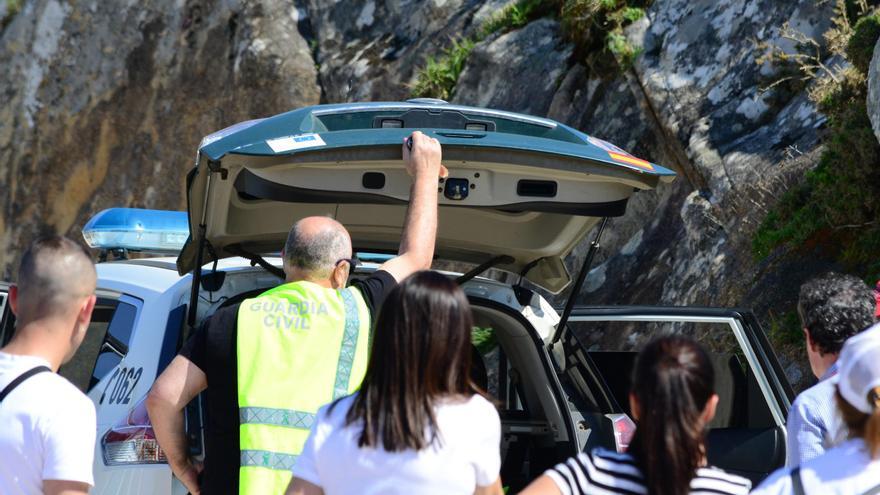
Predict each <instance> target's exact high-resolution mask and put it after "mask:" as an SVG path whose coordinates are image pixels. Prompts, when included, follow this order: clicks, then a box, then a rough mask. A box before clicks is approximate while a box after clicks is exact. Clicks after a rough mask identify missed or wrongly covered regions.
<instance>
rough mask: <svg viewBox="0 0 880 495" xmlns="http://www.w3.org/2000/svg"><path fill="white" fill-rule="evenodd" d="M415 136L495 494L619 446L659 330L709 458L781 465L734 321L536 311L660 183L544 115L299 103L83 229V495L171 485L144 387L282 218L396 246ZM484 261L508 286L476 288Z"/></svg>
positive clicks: (748, 334) (767, 396) (197, 451)
mask: <svg viewBox="0 0 880 495" xmlns="http://www.w3.org/2000/svg"><path fill="white" fill-rule="evenodd" d="M416 128H418V129H420V130H422V131H423V132H425V133H427V134H429V135H431V136H433V137H436V138H437V139H439V140H440V141H441V143H442V145H443V157H444V164H445V165H446V166H447V168H449V171H450V176H449V178H447V179H446V180H441V182H440V183H439V184H438V188H439V190H440V191H441V192H442V194H441V199H440V225H439V229H438V236H437V249H436V253H437V259H438V261H444V262H445V261H449V262H456V263H459V264H466V266H469V267H473V269H472V270H470V271H469V272H468V273H466V274H464V275H460V274H453V273H449V276H452V277H457V279H458V280H459V282H460V283H461V284H462V286H463V287H464V289H465V291H466V293H467V294H468V296H469V298H470V302H471V305H472V308H473V313H474V321H475V325H476V327H477V328H475V331H474V341H475V345H476V346H477V348H478V350H479V351H480V352H481V355H482V356H483V358H484V359H483V361H484V363H483V364H485V366H486V368H487V373H486V375H485V376H483V377H481V380H483V381H484V383H485V385H486V388H487V389H488V390H489V391H490V393H491V394H492V395H494V396H495V397H496V398H497V399H498V402H499V404H500V406H499V408H500V414H501V419H502V425H503V441H502V445H501V451H502V459H503V465H502V472H501V477H502V481H503V483H504V485H506V486H509V487H510V488H511V491H512V492H514V493H515V491H516V490H518V489H520V488H521V487H523V486H524V485H525V484H527V483H528V482H529V481H530V480H531V479H533V478H535V477H536V476H538V475H539V474H541V473H542V472H543V470H544V469H546V468H547V467H549V466H552V465H553V464H555V463H556V462H559V461H560V460H563V459H565V458H566V457H568V456H571V455H573V454H575V453H577V452H579V451H582V450H584V449H587V448H591V447H593V446H596V445H604V446H606V447H610V448H617V449H618V450H623V449H625V448H626V446H627V442H628V441H629V438H630V437H631V435H632V433H633V431H634V425H633V423H632V421H630V419H629V416H628V413H629V411H628V407H629V403H628V401H627V400H626V396H627V390H628V380H629V376H630V372H631V368H632V361H633V358H634V356H635V354H636V353H637V352H638V350H639V348H640V347H641V345H642V344H644V343H645V342H647V340H648V339H650V338H651V337H652V336H654V335H657V334H658V333H660V332H682V333H687V334H688V335H691V336H693V337H695V338H696V339H698V340H699V341H701V342H702V343H703V344H704V345H705V346H706V347H707V348H709V349H710V351H711V354H712V357H713V361H714V363H715V365H716V372H717V380H716V381H717V383H716V387H717V391H718V394H719V396H720V398H721V400H720V403H719V406H718V414H717V416H716V419H715V420H714V421H713V423H712V430H711V432H710V440H709V460H710V462H711V463H713V464H715V465H717V466H720V467H722V468H724V469H726V470H728V471H730V472H733V473H736V474H741V475H744V476H747V477H749V478H751V479H752V480H753V481H754V482H758V481H760V480H761V479H763V478H764V477H766V476H767V474H769V473H770V472H772V471H773V470H774V469H776V468H777V467H780V466H781V465H782V464H783V463H784V459H785V419H786V414H787V411H788V409H789V406H790V401H791V398H792V391H791V388H790V386H789V385H788V383H787V381H786V379H785V376H784V374H783V372H782V369H781V368H780V366H779V364H778V362H777V359H776V356H775V354H774V353H773V350H772V348H771V347H770V345H769V343H768V341H767V339H766V338H765V336H764V333H763V331H762V330H761V329H760V328H759V326H758V324H757V322H756V320H755V319H754V317H753V316H752V315H751V314H750V313H749V312H747V311H739V310H727V309H712V308H681V307H603V308H594V307H579V306H577V305H575V304H573V301H574V297H573V296H572V297H569V301H568V304H566V306H565V307H564V308H554V307H553V306H551V305H550V304H549V303H548V302H547V300H546V299H545V298H543V297H542V296H541V295H540V294H539V293H538V291H537V289H535V286H537V287H540V288H541V289H543V290H546V291H549V292H551V293H559V292H560V291H562V290H564V289H566V288H567V287H570V286H571V285H572V284H574V288H573V290H572V291H571V293H572V294H576V293H577V292H578V288H579V286H580V284H581V283H582V282H583V279H584V277H585V276H586V274H587V273H588V271H589V263H590V260H591V259H592V253H593V252H594V250H595V249H596V247H597V245H598V243H597V242H594V243H593V246H592V248H591V252H590V254H589V255H588V256H587V261H586V263H585V265H584V266H583V267H581V269H580V270H579V273H578V276H577V277H576V279H575V280H574V281H573V280H572V278H571V276H570V275H569V273H568V271H567V270H566V268H565V265H564V264H563V258H564V257H565V256H566V255H568V254H569V253H570V252H571V250H572V249H573V248H574V246H575V245H576V244H577V243H578V242H579V241H580V240H581V239H582V238H583V237H584V236H585V235H586V234H587V233H588V232H590V231H591V230H593V229H594V227H596V226H597V225H601V227H600V228H599V229H596V230H597V231H598V232H599V233H598V234H597V238H598V235H601V230H602V227H604V225H605V223H604V221H602V218H605V217H611V216H619V215H622V214H623V213H624V212H625V208H626V202H627V200H628V198H629V197H630V196H631V195H632V194H633V193H634V191H636V190H642V189H650V188H652V187H654V186H656V185H657V183H658V182H659V181H663V180H671V179H672V178H673V176H674V174H673V173H672V172H671V171H669V170H666V169H664V168H662V167H660V166H659V165H656V164H652V163H649V162H647V161H644V160H640V159H638V158H635V157H632V156H631V155H629V154H627V153H626V152H624V151H622V150H620V149H619V148H617V147H615V146H613V145H611V144H609V143H606V142H604V141H601V140H598V139H596V138H593V137H590V136H587V135H585V134H583V133H580V132H578V131H576V130H574V129H571V128H569V127H566V126H564V125H562V124H559V123H556V122H553V121H550V120H546V119H538V118H534V117H529V116H524V115H519V114H513V113H509V112H499V111H493V110H486V109H479V108H470V107H460V106H453V105H448V104H445V103H443V102H438V101H424V100H417V101H410V102H405V103H370V104H348V105H324V106H317V107H309V108H304V109H299V110H296V111H293V112H288V113H285V114H281V115H278V116H275V117H272V118H269V119H263V120H258V121H249V122H246V123H242V124H239V125H237V126H233V127H232V128H229V129H226V130H223V131H220V132H218V133H216V134H214V135H211V136H208V137H207V138H205V139H204V140H203V142H202V144H201V146H200V147H199V151H198V155H197V162H196V167H195V168H194V169H193V171H192V172H191V173H190V175H189V176H188V180H187V192H188V204H189V208H188V212H185V213H184V212H160V211H149V210H133V209H111V210H106V211H104V212H101V213H99V214H98V215H97V216H96V217H95V218H93V219H92V220H91V221H90V222H89V223H88V224H87V225H86V228H85V229H84V236H85V238H86V240H87V242H88V243H89V244H90V245H91V246H92V247H93V248H96V249H99V250H101V252H102V257H103V258H104V259H107V258H118V259H115V260H112V261H104V262H101V263H99V264H98V268H97V269H98V296H99V300H98V305H97V306H96V309H95V313H94V316H93V323H92V326H91V328H90V330H89V332H88V335H87V338H86V341H85V342H84V343H83V346H82V348H81V349H80V351H79V352H78V353H77V355H76V357H75V358H74V360H73V361H72V362H71V363H68V364H67V365H65V366H64V367H63V368H62V369H61V371H60V373H61V374H62V375H64V376H66V377H67V378H69V379H70V380H71V381H72V382H74V383H75V384H76V385H77V386H79V387H80V388H81V389H82V390H83V391H85V392H86V393H88V395H89V397H90V398H91V399H92V400H93V401H94V403H95V407H96V408H97V411H98V425H97V428H98V430H97V434H98V435H97V437H98V442H97V445H96V446H95V449H96V450H95V480H96V487H95V489H94V491H93V493H96V494H104V493H114V494H115V493H125V494H134V493H150V494H153V493H160V494H170V493H174V494H177V493H185V489H184V488H183V487H182V485H180V483H178V482H177V481H176V480H175V479H174V478H173V476H172V474H171V471H170V469H169V467H168V465H167V464H166V463H165V460H164V457H163V454H162V452H161V450H160V449H159V448H158V445H157V444H156V441H155V437H154V435H153V431H152V428H151V426H150V423H149V418H148V417H147V415H146V411H145V408H144V406H143V400H144V397H145V395H146V393H147V391H148V390H149V388H150V386H151V384H152V383H153V381H154V380H155V378H156V376H157V375H158V374H159V373H160V372H161V371H162V369H163V368H164V367H165V366H166V365H167V364H168V363H169V362H170V360H171V359H172V358H173V356H174V355H175V354H176V352H177V350H178V349H179V348H180V346H181V345H182V343H183V341H184V339H185V338H186V337H187V336H188V335H189V334H190V333H191V332H192V329H193V328H195V327H196V326H197V325H199V324H200V322H202V321H204V320H205V319H206V318H207V317H209V316H210V315H211V314H212V313H213V312H215V311H216V310H217V309H218V308H220V307H223V306H225V305H229V304H234V303H235V302H237V301H241V300H242V299H244V298H246V297H253V296H254V295H256V294H259V293H260V292H261V291H263V290H265V289H266V288H268V287H272V286H275V285H277V284H278V283H279V282H280V279H279V274H280V265H281V263H280V260H279V259H278V258H277V254H276V255H274V256H273V254H272V253H277V252H278V251H279V249H280V247H281V246H282V244H283V242H284V238H285V237H286V235H287V231H288V229H289V228H290V226H291V224H292V223H293V222H294V221H296V219H298V218H301V217H304V216H308V215H316V214H317V215H321V214H327V215H330V216H333V217H334V218H337V219H338V220H339V221H340V222H342V223H343V224H344V225H345V226H346V227H347V228H348V230H349V232H350V233H351V235H352V241H353V244H354V247H355V250H356V251H357V252H358V253H360V255H361V256H362V257H364V258H366V259H368V260H369V259H374V258H375V257H377V256H381V255H382V254H386V255H387V254H389V253H394V252H396V250H397V243H398V242H399V239H400V229H401V226H402V223H403V215H404V212H405V209H406V199H407V198H408V191H409V179H408V178H407V177H406V174H405V171H404V170H403V166H402V163H401V160H400V143H401V142H402V140H403V138H404V137H405V136H407V135H408V134H409V133H410V132H412V130H413V129H416ZM600 222H601V223H600ZM132 252H144V253H166V254H167V253H174V254H177V253H178V252H179V255H177V256H171V257H140V258H133V257H131V256H129V255H130V254H131V253H132ZM365 253H374V254H369V255H367V254H365ZM375 253H378V254H375ZM376 266H378V264H377V263H373V264H370V263H367V264H365V265H363V266H362V267H360V268H359V269H358V270H357V271H356V273H355V274H354V275H353V276H354V277H361V276H364V274H365V273H368V272H369V271H371V270H374V269H375V268H376ZM447 266H448V265H447ZM489 268H496V269H499V270H504V271H507V272H509V273H513V274H516V275H517V277H512V278H515V280H517V282H516V283H514V284H509V283H502V282H499V281H496V280H490V279H488V278H484V277H482V276H480V275H481V274H484V273H485V271H486V270H487V269H489ZM194 281H195V283H194ZM5 306H6V305H5V286H3V285H0V318H2V320H0V324H2V327H0V341H6V340H7V339H8V338H9V336H10V335H11V332H12V325H13V320H14V318H13V317H12V316H11V315H10V314H9V311H8V309H7V308H6V307H5ZM61 412H62V413H63V411H61ZM206 415H210V411H203V410H202V408H201V407H200V404H199V401H195V402H194V403H193V404H191V405H190V407H189V408H188V410H187V431H188V434H189V437H190V445H191V452H192V454H193V455H194V456H196V457H198V456H200V455H202V445H203V438H202V435H203V429H202V425H203V423H204V419H205V417H206Z"/></svg>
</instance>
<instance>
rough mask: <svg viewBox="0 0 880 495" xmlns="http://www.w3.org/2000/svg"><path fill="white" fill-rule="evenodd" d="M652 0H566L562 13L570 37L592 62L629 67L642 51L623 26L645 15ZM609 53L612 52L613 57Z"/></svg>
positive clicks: (621, 67)
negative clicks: (627, 35) (629, 37)
mask: <svg viewBox="0 0 880 495" xmlns="http://www.w3.org/2000/svg"><path fill="white" fill-rule="evenodd" d="M650 3H651V1H650V0H642V1H639V0H565V1H564V2H563V3H562V9H561V11H560V17H561V19H562V25H563V27H564V28H565V30H566V33H567V35H568V37H569V38H570V39H571V40H572V41H574V43H575V45H576V46H577V48H578V51H579V52H580V53H582V54H583V56H584V57H586V58H587V59H588V60H589V61H590V65H592V66H594V67H595V66H598V67H599V68H601V69H603V70H613V69H614V66H617V67H618V68H620V69H628V68H629V67H631V66H632V64H633V62H635V60H636V58H637V57H638V56H639V55H640V54H641V53H642V48H641V47H639V46H634V45H632V43H630V42H629V40H627V39H626V36H624V34H623V28H624V27H626V26H627V25H629V24H632V23H633V22H635V21H637V20H639V19H641V18H642V17H644V16H645V8H646V7H648V6H649V5H650ZM608 55H611V58H610V60H609V57H608Z"/></svg>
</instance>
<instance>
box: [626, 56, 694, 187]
mask: <svg viewBox="0 0 880 495" xmlns="http://www.w3.org/2000/svg"><path fill="white" fill-rule="evenodd" d="M623 76H624V79H625V80H626V83H627V85H628V86H629V87H630V91H632V93H633V95H634V96H635V98H636V99H637V100H639V102H640V103H641V105H642V106H643V108H644V109H645V110H647V111H646V112H645V114H646V115H647V116H648V117H649V118H650V120H651V123H652V126H651V127H653V128H654V129H655V130H656V132H658V133H659V135H660V142H661V145H662V146H663V148H664V149H665V150H666V152H667V154H668V155H669V156H670V157H672V159H673V160H674V163H671V164H670V165H671V166H672V168H674V169H675V171H676V172H679V173H681V174H682V175H683V176H684V178H685V179H687V181H688V184H690V185H691V187H692V188H694V189H697V190H701V191H702V190H706V189H708V188H709V186H708V183H707V182H706V178H705V177H703V174H702V173H700V171H699V170H697V168H696V167H694V166H693V165H692V164H691V162H690V160H689V159H688V156H687V151H685V149H684V147H683V146H682V145H681V143H680V142H679V141H678V138H677V137H675V135H674V133H673V132H672V131H670V130H669V129H668V128H667V127H666V125H664V123H663V120H662V119H661V118H660V114H659V112H658V111H657V109H656V108H654V105H653V103H652V102H651V98H650V97H649V96H648V91H647V89H645V85H644V84H642V80H641V79H640V78H639V74H638V72H636V70H635V68H630V69H629V70H627V71H625V72H624V73H623Z"/></svg>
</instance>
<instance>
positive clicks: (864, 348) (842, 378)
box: [835, 323, 880, 414]
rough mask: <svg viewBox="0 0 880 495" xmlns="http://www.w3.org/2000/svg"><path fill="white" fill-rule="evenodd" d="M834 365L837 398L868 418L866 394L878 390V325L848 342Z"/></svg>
mask: <svg viewBox="0 0 880 495" xmlns="http://www.w3.org/2000/svg"><path fill="white" fill-rule="evenodd" d="M837 363H838V373H837V376H836V377H835V378H836V381H837V388H838V390H839V391H840V395H841V396H843V398H844V399H846V401H847V402H849V404H850V405H851V406H853V407H855V408H856V409H858V410H859V411H861V412H863V413H865V414H871V412H872V411H873V410H874V404H872V403H871V402H869V401H868V394H869V393H871V390H873V389H874V387H880V323H878V324H876V325H874V326H872V327H870V328H868V329H867V330H865V331H863V332H860V333H858V334H856V335H853V336H852V337H850V338H849V339H847V341H846V343H845V344H843V350H841V351H840V358H839V359H838V360H837Z"/></svg>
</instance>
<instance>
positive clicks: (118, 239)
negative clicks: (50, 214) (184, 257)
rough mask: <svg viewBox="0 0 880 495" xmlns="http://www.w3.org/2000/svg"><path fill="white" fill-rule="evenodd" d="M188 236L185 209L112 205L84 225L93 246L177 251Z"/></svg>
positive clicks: (84, 232) (86, 238)
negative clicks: (113, 206)
mask: <svg viewBox="0 0 880 495" xmlns="http://www.w3.org/2000/svg"><path fill="white" fill-rule="evenodd" d="M188 237H189V220H188V219H187V216H186V212H185V211H167V210H142V209H138V208H110V209H107V210H104V211H102V212H100V213H98V214H97V215H95V216H93V217H92V218H91V220H89V222H88V223H86V225H85V227H83V238H84V239H85V240H86V244H88V245H89V247H91V248H94V249H126V250H129V251H145V252H150V253H161V254H177V253H178V252H179V251H180V250H181V249H182V248H183V244H184V243H185V242H186V239H187V238H188Z"/></svg>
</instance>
